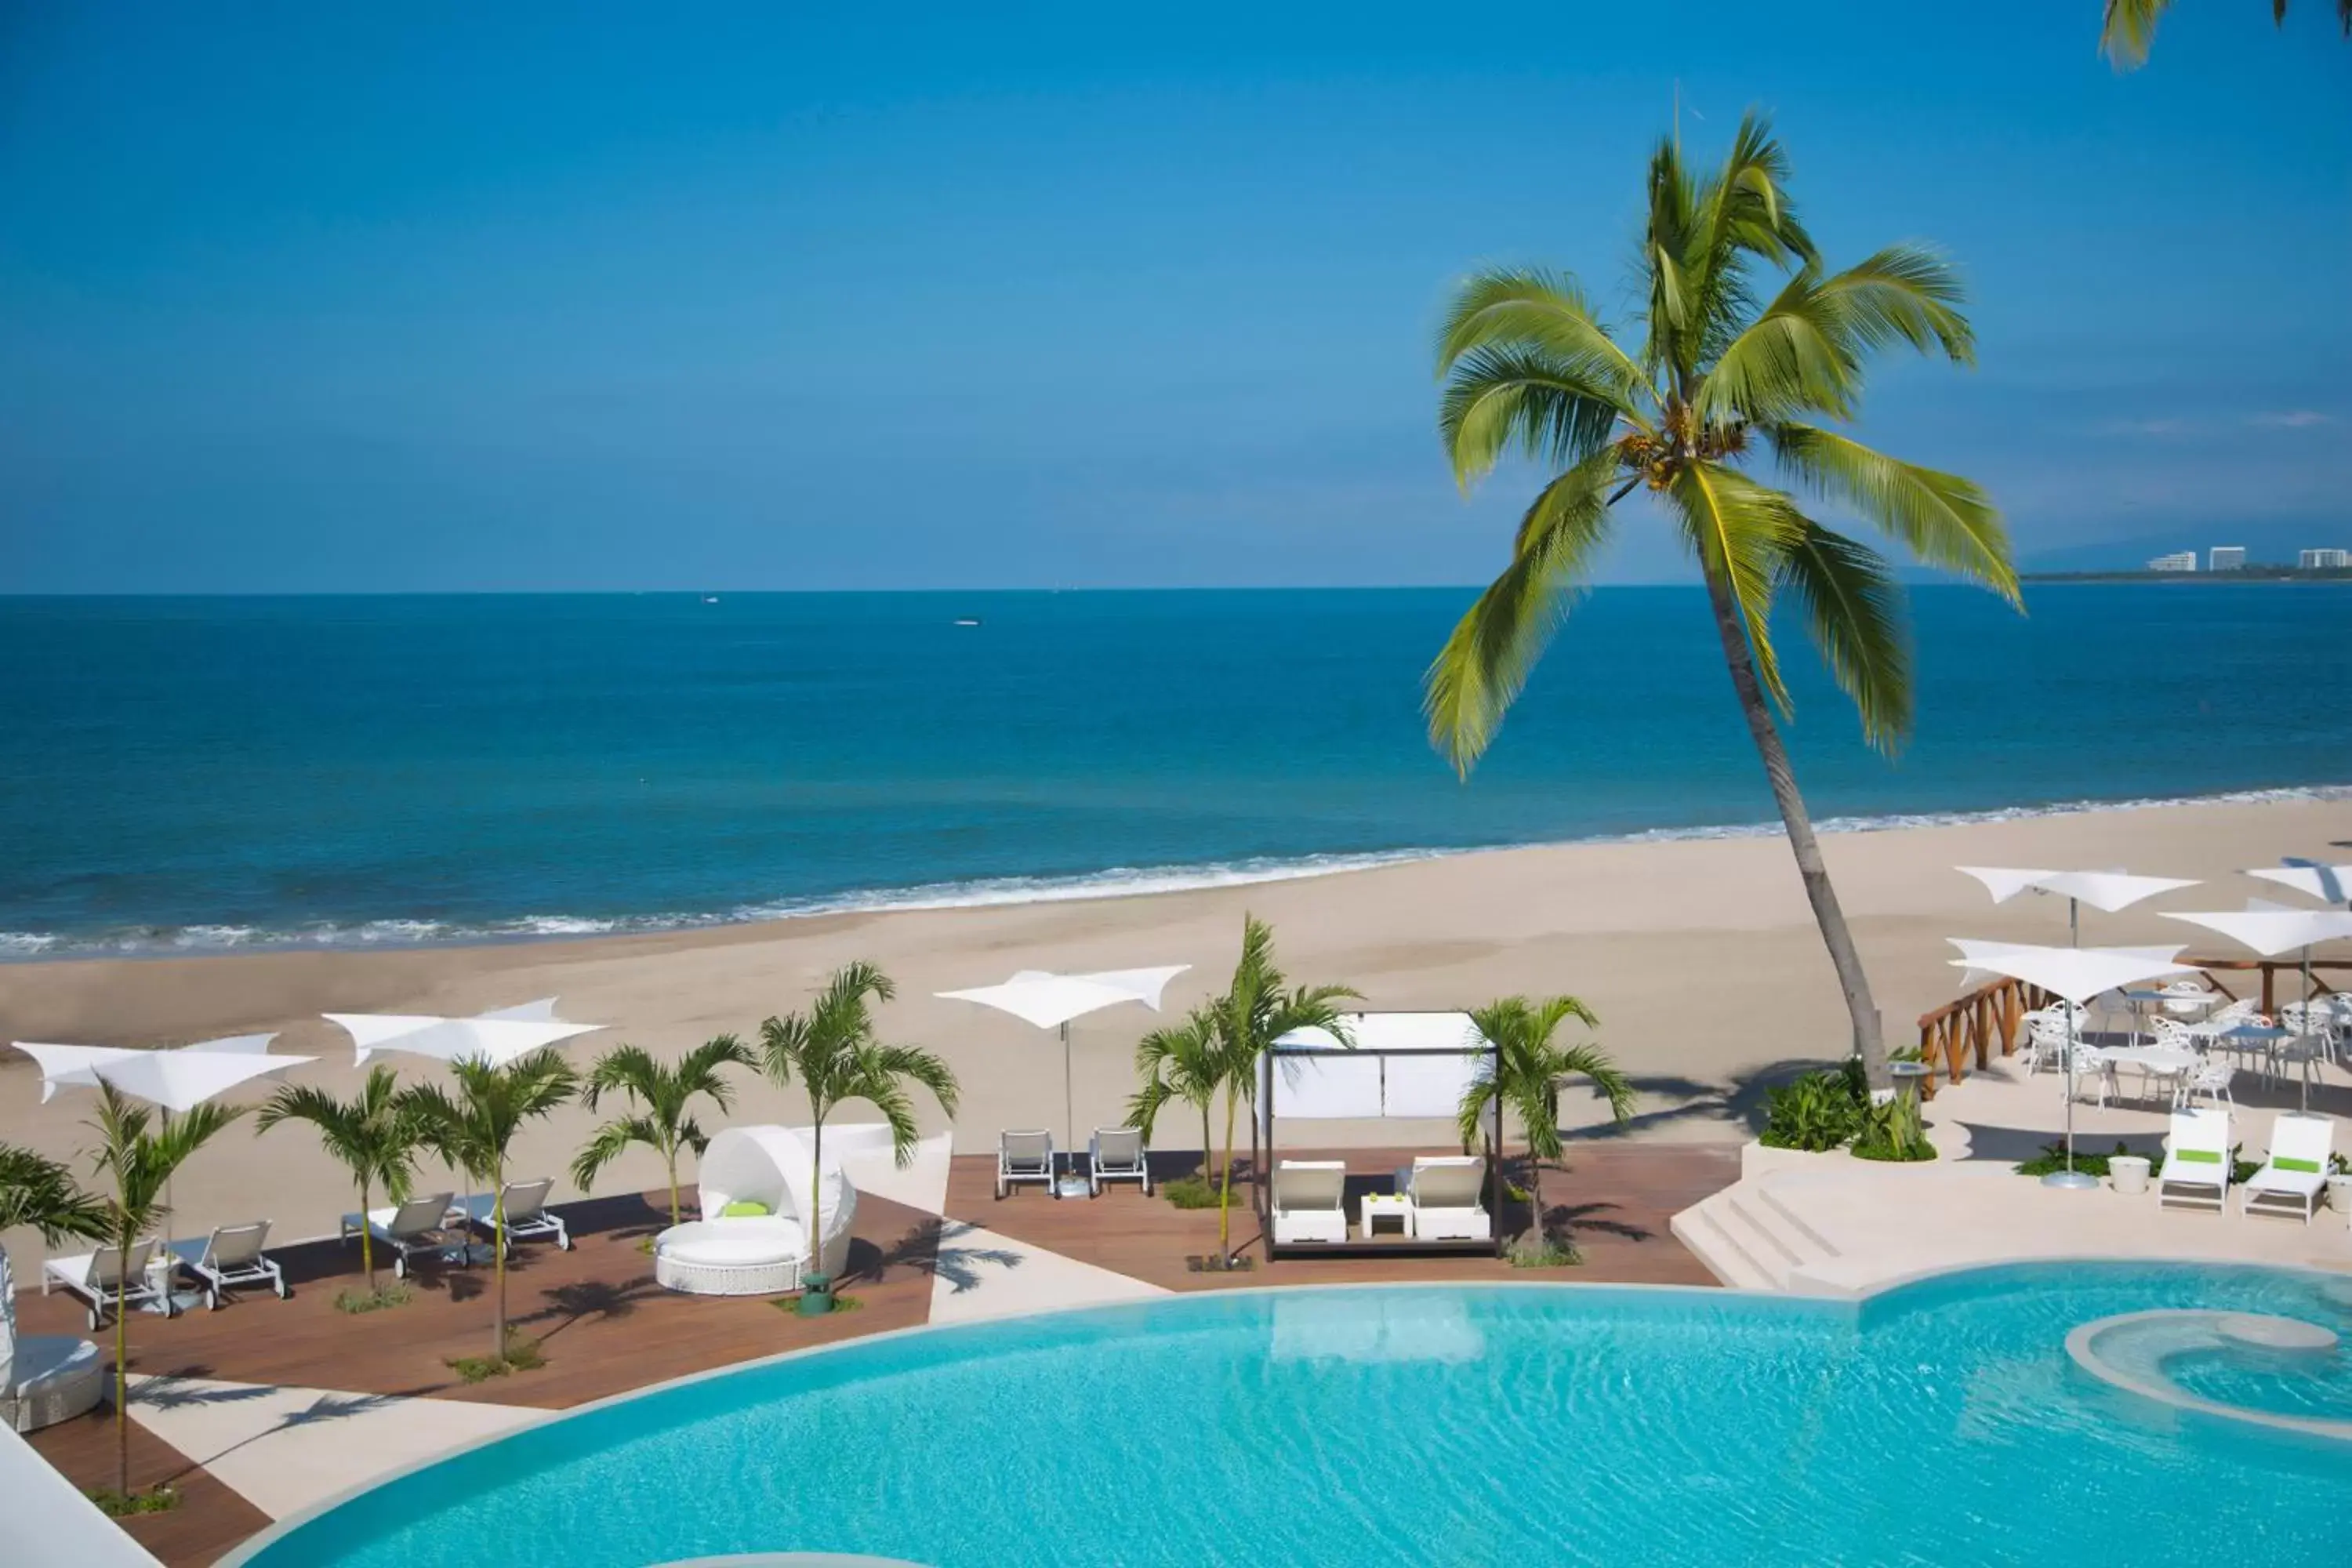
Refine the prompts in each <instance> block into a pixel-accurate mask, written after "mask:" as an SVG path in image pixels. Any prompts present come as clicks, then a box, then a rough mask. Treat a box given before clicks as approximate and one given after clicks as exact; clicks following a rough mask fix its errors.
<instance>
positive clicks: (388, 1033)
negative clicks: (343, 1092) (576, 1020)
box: [322, 1003, 604, 1067]
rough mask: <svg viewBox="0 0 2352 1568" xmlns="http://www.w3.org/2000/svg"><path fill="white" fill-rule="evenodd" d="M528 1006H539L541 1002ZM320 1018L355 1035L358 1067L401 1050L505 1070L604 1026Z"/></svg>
mask: <svg viewBox="0 0 2352 1568" xmlns="http://www.w3.org/2000/svg"><path fill="white" fill-rule="evenodd" d="M539 1005H540V1004H537V1003H532V1004H530V1006H532V1007H537V1006H539ZM322 1016H324V1017H325V1018H326V1020H327V1021H328V1022H329V1023H331V1024H334V1025H337V1026H340V1027H341V1028H342V1029H343V1030H344V1031H345V1032H346V1033H347V1034H349V1035H350V1036H351V1037H352V1045H353V1046H354V1047H357V1054H356V1056H355V1057H354V1058H353V1063H352V1065H354V1066H357V1065H359V1064H361V1063H363V1062H365V1061H366V1060H367V1059H368V1058H369V1057H371V1056H373V1054H375V1053H376V1052H377V1051H400V1052H403V1053H404V1054H406V1055H408V1056H416V1057H430V1058H433V1059H434V1060H436V1061H444V1062H454V1061H483V1062H488V1064H489V1065H490V1066H492V1067H505V1066H507V1065H508V1064H509V1062H512V1061H514V1060H515V1059H516V1058H520V1057H526V1056H529V1055H530V1053H531V1052H533V1051H536V1050H540V1049H541V1048H543V1047H548V1046H552V1045H560V1044H561V1043H562V1042H563V1041H565V1040H569V1039H572V1038H574V1037H577V1036H580V1035H585V1034H590V1033H593V1031H595V1030H597V1029H601V1028H603V1027H604V1025H602V1024H570V1023H565V1022H564V1021H563V1020H562V1019H560V1018H554V1017H515V1016H509V1015H506V1014H499V1013H485V1014H481V1015H479V1016H476V1017H471V1018H443V1017H438V1016H434V1015H432V1014H425V1013H328V1014H324V1015H322Z"/></svg>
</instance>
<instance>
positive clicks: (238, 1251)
mask: <svg viewBox="0 0 2352 1568" xmlns="http://www.w3.org/2000/svg"><path fill="white" fill-rule="evenodd" d="M268 1241H269V1222H268V1220H266V1219H257V1220H249V1221H247V1223H246V1224H244V1225H218V1226H214V1227H213V1234H212V1236H211V1237H210V1238H208V1239H207V1240H206V1241H205V1249H204V1250H203V1251H202V1252H200V1253H198V1254H196V1256H195V1257H194V1258H192V1259H190V1260H189V1263H188V1267H189V1268H193V1269H194V1270H195V1271H196V1278H197V1279H202V1280H203V1281H204V1282H205V1307H206V1308H207V1309H208V1310H212V1311H215V1312H216V1311H218V1310H220V1304H221V1292H222V1291H224V1290H226V1289H228V1288H229V1287H230V1286H232V1285H267V1286H268V1287H269V1288H270V1289H272V1290H274V1291H276V1292H277V1294H278V1300H281V1301H283V1300H286V1297H287V1295H288V1291H287V1289H286V1276H285V1275H284V1274H282V1273H280V1272H279V1271H278V1265H277V1264H275V1263H273V1262H271V1261H270V1260H269V1258H268V1257H266V1256H264V1255H263V1253H262V1250H261V1249H262V1247H264V1246H266V1245H268Z"/></svg>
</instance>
